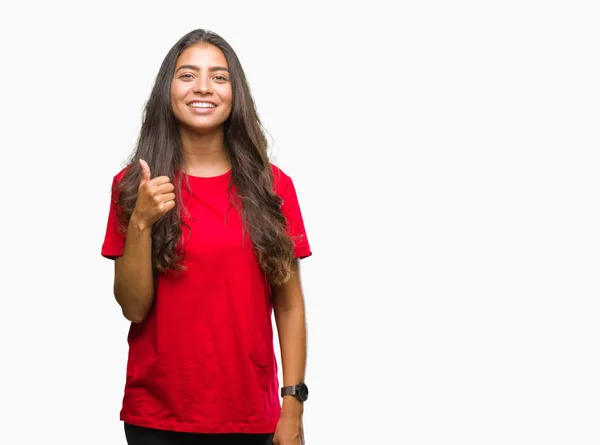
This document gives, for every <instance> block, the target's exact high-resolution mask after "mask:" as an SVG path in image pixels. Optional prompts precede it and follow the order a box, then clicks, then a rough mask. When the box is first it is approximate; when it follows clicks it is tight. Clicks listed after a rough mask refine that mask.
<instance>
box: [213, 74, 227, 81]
mask: <svg viewBox="0 0 600 445" xmlns="http://www.w3.org/2000/svg"><path fill="white" fill-rule="evenodd" d="M214 79H215V80H218V81H219V82H226V81H227V77H225V76H223V75H222V74H217V75H216V76H215V77H214Z"/></svg>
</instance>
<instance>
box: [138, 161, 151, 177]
mask: <svg viewBox="0 0 600 445" xmlns="http://www.w3.org/2000/svg"><path fill="white" fill-rule="evenodd" d="M140 166H141V167H142V181H143V182H145V181H150V179H151V174H150V167H149V166H148V164H147V163H146V161H144V160H143V159H140Z"/></svg>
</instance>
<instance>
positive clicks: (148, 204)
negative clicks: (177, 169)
mask: <svg viewBox="0 0 600 445" xmlns="http://www.w3.org/2000/svg"><path fill="white" fill-rule="evenodd" d="M140 166H141V167H142V179H141V180H140V186H139V187H138V194H137V200H136V203H135V209H134V211H133V212H134V213H135V215H136V217H137V218H138V220H140V221H141V222H142V223H144V224H145V225H147V226H148V227H151V226H152V225H153V224H154V223H155V222H156V221H158V219H159V218H160V217H161V216H163V215H164V214H166V213H167V212H168V211H169V210H171V209H172V208H174V207H175V194H174V193H173V190H175V186H174V185H173V184H172V183H171V179H169V177H168V176H158V177H156V178H154V179H153V178H152V174H151V172H150V167H149V166H148V164H147V163H146V161H144V160H143V159H140Z"/></svg>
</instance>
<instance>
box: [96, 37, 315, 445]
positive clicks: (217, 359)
mask: <svg viewBox="0 0 600 445" xmlns="http://www.w3.org/2000/svg"><path fill="white" fill-rule="evenodd" d="M102 255H103V256H105V257H107V258H111V259H114V260H115V279H114V294H115V297H116V300H117V302H118V303H119V305H120V306H121V308H122V311H123V315H124V316H125V317H126V318H127V319H128V320H130V321H131V322H132V323H131V328H130V331H129V335H128V343H129V357H128V363H127V375H126V384H125V394H124V398H123V407H122V410H121V420H123V421H124V424H125V434H126V438H127V441H128V443H129V444H130V445H138V444H144V445H158V444H161V445H162V444H180V443H187V444H192V443H193V444H198V445H199V444H212V443H215V444H217V443H219V444H221V443H222V444H225V443H231V444H266V443H275V444H280V445H291V444H294V445H296V444H302V443H304V439H303V429H302V414H303V406H304V405H303V403H304V401H305V400H306V399H307V396H308V389H307V387H306V384H305V383H304V371H305V360H306V331H305V312H304V298H303V294H302V290H301V284H300V272H299V265H298V260H299V259H301V258H305V257H308V256H310V255H311V250H310V246H309V243H308V240H307V237H306V233H305V229H304V223H303V220H302V214H301V211H300V207H299V204H298V199H297V196H296V191H295V189H294V184H293V182H292V180H291V179H290V177H289V176H287V175H286V174H285V173H284V172H282V171H281V170H280V169H279V168H277V167H276V166H274V165H272V164H271V163H270V162H269V159H268V155H267V142H266V139H265V136H264V133H263V131H262V127H261V123H260V121H259V118H258V116H257V113H256V109H255V105H254V102H253V99H252V97H251V94H250V90H249V87H248V84H247V81H246V78H245V75H244V71H243V69H242V67H241V65H240V62H239V60H238V57H237V55H236V54H235V52H234V51H233V49H232V48H231V46H230V45H229V44H228V43H227V42H226V41H225V40H224V39H223V38H221V37H220V36H218V35H216V34H214V33H212V32H209V31H205V30H195V31H192V32H190V33H189V34H187V35H185V36H184V37H182V38H181V39H180V40H179V41H178V42H177V43H176V44H175V45H174V46H173V47H172V48H171V50H170V51H169V52H168V54H167V55H166V57H165V59H164V61H163V63H162V65H161V67H160V70H159V72H158V75H157V77H156V82H155V85H154V88H153V89H152V92H151V94H150V98H149V100H148V103H147V105H146V109H145V114H144V119H143V124H142V128H141V131H140V135H139V139H138V143H137V147H136V150H135V151H134V153H133V155H132V157H131V159H130V162H129V163H128V165H127V166H126V167H125V168H124V169H123V170H122V171H120V172H119V173H118V174H117V175H116V176H115V177H114V178H113V187H112V203H111V206H110V213H109V217H108V225H107V230H106V237H105V240H104V244H103V246H102ZM272 312H273V313H274V315H275V321H276V327H277V331H278V335H279V343H280V346H281V358H282V366H283V370H282V373H283V385H282V387H280V386H279V382H278V377H277V362H276V358H275V353H274V347H273V328H272V323H271V314H272ZM280 397H281V399H280Z"/></svg>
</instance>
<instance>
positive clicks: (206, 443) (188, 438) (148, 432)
mask: <svg viewBox="0 0 600 445" xmlns="http://www.w3.org/2000/svg"><path fill="white" fill-rule="evenodd" d="M124 424H125V437H126V438H127V444H128V445H272V444H273V434H196V433H179V432H176V431H165V430H156V429H153V428H145V427H141V426H136V425H131V424H129V423H127V422H124Z"/></svg>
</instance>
